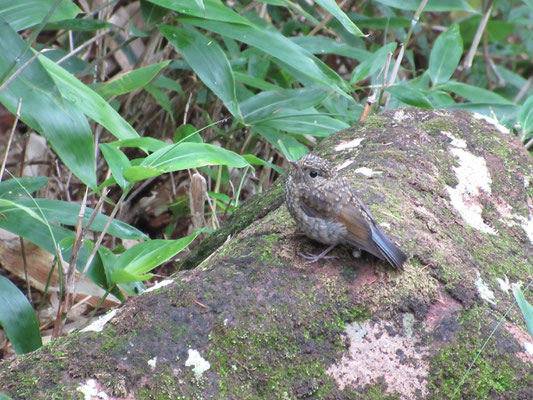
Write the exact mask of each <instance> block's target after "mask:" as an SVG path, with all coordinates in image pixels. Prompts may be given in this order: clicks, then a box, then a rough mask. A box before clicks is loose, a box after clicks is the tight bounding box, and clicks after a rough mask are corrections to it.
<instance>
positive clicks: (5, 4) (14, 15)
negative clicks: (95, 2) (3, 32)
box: [0, 0, 81, 40]
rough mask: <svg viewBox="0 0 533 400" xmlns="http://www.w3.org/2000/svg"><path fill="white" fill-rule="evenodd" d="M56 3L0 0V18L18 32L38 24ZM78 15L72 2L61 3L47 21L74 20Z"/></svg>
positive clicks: (40, 0) (48, 0) (53, 0)
mask: <svg viewBox="0 0 533 400" xmlns="http://www.w3.org/2000/svg"><path fill="white" fill-rule="evenodd" d="M56 3H57V0H16V1H14V0H0V18H3V19H5V20H6V21H7V22H8V23H9V25H11V27H12V28H13V29H14V30H16V31H20V30H23V29H26V28H29V27H31V26H34V25H37V24H39V23H40V22H41V21H42V20H43V19H44V17H46V15H47V14H48V12H49V11H50V9H51V8H52V7H54V6H55V4H56ZM78 13H81V10H80V9H79V8H78V6H76V5H75V4H74V3H73V2H72V1H62V2H61V3H60V4H59V5H58V6H57V8H56V10H55V11H54V13H53V14H52V17H51V18H50V19H49V20H48V21H49V22H55V21H61V20H64V19H70V18H74V17H76V15H77V14H78ZM1 37H2V39H4V40H5V39H6V38H5V37H4V36H1Z"/></svg>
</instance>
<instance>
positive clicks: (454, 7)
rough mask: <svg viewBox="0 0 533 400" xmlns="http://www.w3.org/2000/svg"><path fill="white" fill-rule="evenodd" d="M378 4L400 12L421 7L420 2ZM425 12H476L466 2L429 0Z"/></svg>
mask: <svg viewBox="0 0 533 400" xmlns="http://www.w3.org/2000/svg"><path fill="white" fill-rule="evenodd" d="M376 2H377V3H381V4H384V5H386V6H389V7H392V8H398V9H400V10H409V11H416V10H417V9H418V7H419V6H420V0H402V1H398V0H376ZM424 11H426V12H427V11H470V12H473V11H474V10H473V9H472V7H470V5H468V3H467V2H466V1H464V0H429V1H428V3H427V5H426V7H425V8H424Z"/></svg>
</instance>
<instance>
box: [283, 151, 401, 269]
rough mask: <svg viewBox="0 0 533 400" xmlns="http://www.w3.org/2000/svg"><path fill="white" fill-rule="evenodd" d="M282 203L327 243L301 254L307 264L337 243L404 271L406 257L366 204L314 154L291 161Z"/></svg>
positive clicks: (311, 234) (307, 229)
mask: <svg viewBox="0 0 533 400" xmlns="http://www.w3.org/2000/svg"><path fill="white" fill-rule="evenodd" d="M291 164H292V165H293V167H294V168H291V170H290V172H289V177H288V179H287V183H286V185H285V202H286V204H287V208H288V209H289V212H290V213H291V215H292V217H293V218H294V220H295V221H296V223H297V225H298V227H299V228H300V229H301V230H303V232H304V233H305V234H306V235H307V236H308V237H310V238H311V239H314V240H316V241H317V242H320V243H324V244H329V247H328V248H327V249H326V250H324V251H323V252H322V253H320V254H318V255H313V254H306V255H304V254H302V256H303V257H305V258H307V259H308V261H306V262H305V263H306V264H309V263H312V262H315V261H318V260H320V259H322V258H328V257H326V254H327V253H328V252H329V251H330V250H331V249H333V248H334V247H335V246H336V245H338V244H350V245H352V246H355V247H356V250H355V251H354V256H358V252H359V250H360V249H362V250H365V251H367V252H369V253H371V254H373V255H375V256H376V257H378V258H380V259H382V260H385V261H387V262H388V263H389V264H390V265H392V266H393V267H394V268H396V269H398V270H402V271H403V264H404V262H405V260H406V259H407V256H406V255H405V254H404V253H403V252H402V251H401V250H400V249H399V248H398V247H397V246H396V245H395V244H394V243H393V242H392V241H391V240H390V239H389V238H388V237H387V235H385V232H383V231H382V230H381V228H380V227H379V226H378V224H377V223H376V221H375V220H374V217H373V216H372V214H371V213H370V210H369V209H368V207H367V206H366V205H365V204H363V202H362V201H361V200H359V199H358V198H357V197H356V196H355V194H354V193H353V192H352V190H351V189H350V187H349V186H348V184H347V183H346V182H345V181H344V179H343V178H342V177H341V176H339V175H338V174H337V171H336V170H335V169H334V168H333V166H332V165H331V164H330V163H329V162H328V161H326V160H324V159H323V158H320V157H318V156H315V155H313V154H306V155H304V156H303V157H302V158H301V159H300V160H299V161H298V162H294V161H291Z"/></svg>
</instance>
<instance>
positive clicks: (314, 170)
mask: <svg viewBox="0 0 533 400" xmlns="http://www.w3.org/2000/svg"><path fill="white" fill-rule="evenodd" d="M291 164H292V165H293V167H294V168H292V169H291V171H290V172H289V173H290V176H291V178H292V179H293V180H295V181H296V182H305V183H306V184H307V185H309V186H311V187H318V186H321V185H323V184H324V182H326V181H328V180H330V179H334V178H335V177H336V176H337V172H336V171H335V169H334V168H333V166H332V165H331V164H330V163H329V162H328V161H326V160H324V159H323V158H321V157H319V156H316V155H314V154H306V155H304V156H303V157H302V158H300V160H298V161H297V162H296V161H291Z"/></svg>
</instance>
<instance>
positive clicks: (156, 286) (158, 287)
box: [146, 279, 174, 292]
mask: <svg viewBox="0 0 533 400" xmlns="http://www.w3.org/2000/svg"><path fill="white" fill-rule="evenodd" d="M172 282H174V280H172V279H165V280H162V281H161V282H157V283H156V284H155V285H154V286H152V287H151V288H149V289H146V292H153V291H154V290H157V289H160V288H162V287H165V286H167V285H170V284H171V283H172Z"/></svg>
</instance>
